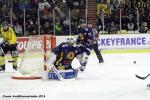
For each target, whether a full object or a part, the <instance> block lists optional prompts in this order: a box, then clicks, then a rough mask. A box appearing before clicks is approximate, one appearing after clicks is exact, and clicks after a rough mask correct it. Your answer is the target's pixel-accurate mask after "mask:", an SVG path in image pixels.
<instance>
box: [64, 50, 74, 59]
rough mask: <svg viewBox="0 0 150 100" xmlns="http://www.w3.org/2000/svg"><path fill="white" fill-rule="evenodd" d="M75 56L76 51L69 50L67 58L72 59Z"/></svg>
mask: <svg viewBox="0 0 150 100" xmlns="http://www.w3.org/2000/svg"><path fill="white" fill-rule="evenodd" d="M74 57H75V53H74V52H69V53H68V54H67V56H66V58H67V59H70V60H72V59H73V58H74Z"/></svg>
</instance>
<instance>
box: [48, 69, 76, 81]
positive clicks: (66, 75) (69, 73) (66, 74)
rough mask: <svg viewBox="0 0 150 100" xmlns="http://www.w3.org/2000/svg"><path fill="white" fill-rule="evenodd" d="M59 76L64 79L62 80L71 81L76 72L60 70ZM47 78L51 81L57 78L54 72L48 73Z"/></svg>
mask: <svg viewBox="0 0 150 100" xmlns="http://www.w3.org/2000/svg"><path fill="white" fill-rule="evenodd" d="M59 73H60V75H61V76H62V77H63V78H64V79H71V78H75V77H76V76H77V72H76V70H72V69H70V70H61V71H59ZM48 77H49V79H53V80H58V79H59V78H58V76H57V75H56V74H55V72H49V73H48Z"/></svg>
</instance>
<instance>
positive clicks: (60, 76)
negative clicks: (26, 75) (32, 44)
mask: <svg viewBox="0 0 150 100" xmlns="http://www.w3.org/2000/svg"><path fill="white" fill-rule="evenodd" d="M41 49H42V51H43V53H44V55H45V56H46V57H47V58H48V57H49V56H48V55H47V54H46V53H45V51H44V50H43V48H41ZM50 68H51V69H52V70H53V71H54V72H55V74H56V75H57V77H58V78H59V80H63V79H64V78H63V77H62V75H61V74H60V73H59V72H58V70H57V69H56V67H55V66H50Z"/></svg>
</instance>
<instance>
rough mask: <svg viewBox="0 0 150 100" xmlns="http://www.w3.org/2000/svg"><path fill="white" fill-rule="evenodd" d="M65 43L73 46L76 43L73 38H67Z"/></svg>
mask: <svg viewBox="0 0 150 100" xmlns="http://www.w3.org/2000/svg"><path fill="white" fill-rule="evenodd" d="M67 42H68V43H70V44H72V45H73V44H75V42H76V41H75V39H74V38H73V37H71V36H69V37H68V38H67Z"/></svg>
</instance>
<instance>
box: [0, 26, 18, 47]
mask: <svg viewBox="0 0 150 100" xmlns="http://www.w3.org/2000/svg"><path fill="white" fill-rule="evenodd" d="M0 31H1V32H0V33H1V34H0V36H1V37H2V38H3V42H6V41H7V42H9V44H10V45H11V44H15V43H16V41H17V38H16V34H15V33H14V31H13V29H12V28H10V27H9V28H8V30H7V31H4V30H3V28H2V27H1V29H0Z"/></svg>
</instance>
